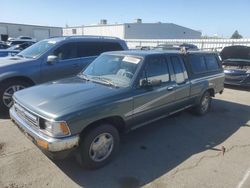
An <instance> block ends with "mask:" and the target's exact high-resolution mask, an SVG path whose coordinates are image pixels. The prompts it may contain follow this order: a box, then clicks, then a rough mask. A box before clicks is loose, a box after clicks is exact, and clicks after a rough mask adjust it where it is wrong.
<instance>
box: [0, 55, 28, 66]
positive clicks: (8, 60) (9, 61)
mask: <svg viewBox="0 0 250 188" xmlns="http://www.w3.org/2000/svg"><path fill="white" fill-rule="evenodd" d="M32 60H33V59H27V58H22V57H17V56H13V57H12V56H11V57H2V58H0V68H4V67H6V66H11V65H16V64H20V63H24V62H29V61H32Z"/></svg>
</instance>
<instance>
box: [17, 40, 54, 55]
mask: <svg viewBox="0 0 250 188" xmlns="http://www.w3.org/2000/svg"><path fill="white" fill-rule="evenodd" d="M56 43H57V41H56V40H54V39H53V40H43V41H40V42H38V43H35V44H34V45H32V46H30V47H28V48H26V49H25V50H23V51H22V52H20V53H18V54H17V56H21V57H25V58H37V57H39V56H40V55H42V54H43V53H45V52H47V51H48V50H49V49H51V48H52V47H53V46H54V45H55V44H56Z"/></svg>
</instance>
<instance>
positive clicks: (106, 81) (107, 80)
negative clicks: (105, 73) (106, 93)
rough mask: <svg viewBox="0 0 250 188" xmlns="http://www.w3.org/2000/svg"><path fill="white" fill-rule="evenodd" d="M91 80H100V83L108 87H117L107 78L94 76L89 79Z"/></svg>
mask: <svg viewBox="0 0 250 188" xmlns="http://www.w3.org/2000/svg"><path fill="white" fill-rule="evenodd" d="M91 78H92V79H98V80H100V81H101V82H104V83H106V84H108V85H110V86H114V87H118V86H117V85H116V84H115V83H114V82H112V81H110V79H108V78H105V77H101V76H94V77H91Z"/></svg>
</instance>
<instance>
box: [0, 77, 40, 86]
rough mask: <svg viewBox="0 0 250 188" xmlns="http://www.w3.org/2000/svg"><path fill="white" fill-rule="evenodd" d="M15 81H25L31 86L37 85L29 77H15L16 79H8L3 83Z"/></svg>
mask: <svg viewBox="0 0 250 188" xmlns="http://www.w3.org/2000/svg"><path fill="white" fill-rule="evenodd" d="M13 80H18V81H23V82H25V83H28V84H30V85H35V83H34V82H33V81H32V80H31V79H30V78H28V77H25V76H15V77H11V78H7V79H5V80H3V81H1V82H2V83H4V82H10V81H13Z"/></svg>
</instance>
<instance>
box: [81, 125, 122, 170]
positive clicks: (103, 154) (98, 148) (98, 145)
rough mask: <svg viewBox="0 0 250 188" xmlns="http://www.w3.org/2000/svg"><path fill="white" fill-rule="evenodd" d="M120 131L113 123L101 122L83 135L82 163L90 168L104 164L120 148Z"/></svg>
mask: <svg viewBox="0 0 250 188" xmlns="http://www.w3.org/2000/svg"><path fill="white" fill-rule="evenodd" d="M119 142H120V138H119V133H118V131H117V129H116V128H115V127H114V126H112V125H111V124H100V125H99V126H97V127H95V128H93V129H91V130H89V131H88V132H87V133H85V134H83V135H82V138H81V142H80V163H81V165H82V166H83V167H85V168H88V169H96V168H100V167H102V166H104V165H105V164H107V163H108V162H110V161H111V159H112V158H113V157H114V156H115V154H116V153H117V151H118V150H119Z"/></svg>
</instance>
